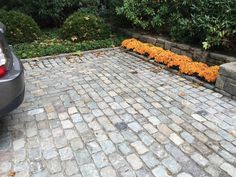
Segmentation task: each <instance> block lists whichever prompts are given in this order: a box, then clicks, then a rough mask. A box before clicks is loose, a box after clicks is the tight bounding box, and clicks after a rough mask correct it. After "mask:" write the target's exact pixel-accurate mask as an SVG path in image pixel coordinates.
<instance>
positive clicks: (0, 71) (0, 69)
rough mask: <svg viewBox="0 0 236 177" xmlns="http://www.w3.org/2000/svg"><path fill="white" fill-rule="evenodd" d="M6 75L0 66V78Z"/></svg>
mask: <svg viewBox="0 0 236 177" xmlns="http://www.w3.org/2000/svg"><path fill="white" fill-rule="evenodd" d="M6 73H7V70H6V68H5V67H4V66H0V77H3V76H4V75H5V74H6Z"/></svg>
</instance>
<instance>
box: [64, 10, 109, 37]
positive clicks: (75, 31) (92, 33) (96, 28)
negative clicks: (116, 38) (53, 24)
mask: <svg viewBox="0 0 236 177" xmlns="http://www.w3.org/2000/svg"><path fill="white" fill-rule="evenodd" d="M60 35H61V37H62V38H63V39H68V40H72V41H84V40H93V39H104V38H107V37H108V36H109V35H110V30H109V27H108V26H107V25H106V24H105V22H104V20H103V19H102V18H101V17H98V16H96V15H94V14H90V13H84V12H75V13H74V14H72V15H71V16H69V17H68V18H67V19H66V21H65V22H64V24H63V26H62V28H61V31H60Z"/></svg>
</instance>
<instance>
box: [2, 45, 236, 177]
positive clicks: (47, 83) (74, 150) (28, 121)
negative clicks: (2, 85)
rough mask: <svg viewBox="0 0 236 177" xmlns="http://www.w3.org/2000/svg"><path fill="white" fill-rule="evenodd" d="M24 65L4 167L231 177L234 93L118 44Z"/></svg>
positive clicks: (6, 125)
mask: <svg viewBox="0 0 236 177" xmlns="http://www.w3.org/2000/svg"><path fill="white" fill-rule="evenodd" d="M24 66H25V69H26V71H25V78H26V95H25V101H24V102H23V104H22V105H21V106H20V107H19V108H18V109H16V110H15V111H13V112H12V113H10V114H9V115H7V116H5V117H3V118H1V119H0V176H3V177H5V176H7V175H8V172H9V170H13V171H14V172H16V174H15V176H20V177H24V176H33V177H47V176H52V177H63V176H65V177H67V176H71V177H218V176H219V177H221V176H222V177H223V176H224V177H230V176H231V177H235V176H236V158H235V155H236V110H235V106H236V102H235V101H234V100H232V99H230V98H227V97H224V96H222V95H221V94H219V93H216V92H215V91H213V90H211V89H209V88H205V87H203V86H200V85H198V84H195V83H192V82H190V81H188V80H186V79H185V78H183V77H181V76H179V75H176V74H173V73H171V72H170V71H167V70H164V69H163V68H160V67H158V66H154V65H152V64H150V63H147V62H145V61H143V60H140V59H139V58H137V57H135V56H132V55H130V54H128V53H126V52H124V51H123V50H120V49H112V50H106V51H98V52H88V53H85V54H83V55H81V56H70V59H68V58H67V57H63V56H55V57H52V58H46V59H44V60H27V61H25V62H24ZM157 70H158V72H156V71H157ZM180 93H184V94H183V96H181V95H182V94H180Z"/></svg>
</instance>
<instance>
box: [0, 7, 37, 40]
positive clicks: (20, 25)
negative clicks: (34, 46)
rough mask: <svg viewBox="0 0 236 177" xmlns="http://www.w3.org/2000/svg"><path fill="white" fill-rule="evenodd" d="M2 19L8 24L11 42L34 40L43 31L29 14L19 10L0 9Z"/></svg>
mask: <svg viewBox="0 0 236 177" xmlns="http://www.w3.org/2000/svg"><path fill="white" fill-rule="evenodd" d="M0 21H1V22H2V23H3V24H4V25H5V26H6V36H7V38H8V40H9V42H11V43H23V42H32V41H34V40H36V39H37V38H38V37H39V36H40V34H41V32H40V29H39V27H38V25H37V24H36V22H35V21H34V20H33V19H32V18H31V17H30V16H28V15H25V14H23V13H21V12H17V11H8V12H7V11H4V10H1V11H0Z"/></svg>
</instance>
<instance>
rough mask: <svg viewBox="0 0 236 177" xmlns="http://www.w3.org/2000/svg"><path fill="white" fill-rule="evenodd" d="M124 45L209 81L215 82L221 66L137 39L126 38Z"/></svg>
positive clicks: (182, 71) (180, 70) (184, 72)
mask: <svg viewBox="0 0 236 177" xmlns="http://www.w3.org/2000/svg"><path fill="white" fill-rule="evenodd" d="M122 47H125V48H127V49H129V50H133V51H134V52H136V53H138V54H141V55H148V57H149V58H150V59H151V58H153V59H154V60H155V61H156V62H158V63H163V64H165V65H167V67H170V68H178V69H179V72H180V73H183V74H187V75H197V76H198V77H201V78H203V79H204V80H206V81H207V82H212V83H213V82H215V81H216V79H217V76H218V75H219V68H220V67H219V66H208V65H207V64H205V63H202V62H194V61H193V60H192V59H191V58H189V57H187V56H185V55H178V54H175V53H173V52H171V51H169V50H164V49H163V48H161V47H156V46H154V45H152V44H148V43H142V42H140V41H138V40H137V39H134V38H132V39H126V40H124V41H123V42H122Z"/></svg>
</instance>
